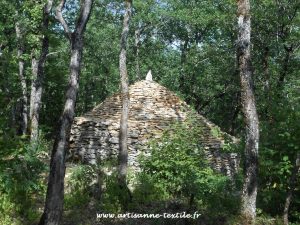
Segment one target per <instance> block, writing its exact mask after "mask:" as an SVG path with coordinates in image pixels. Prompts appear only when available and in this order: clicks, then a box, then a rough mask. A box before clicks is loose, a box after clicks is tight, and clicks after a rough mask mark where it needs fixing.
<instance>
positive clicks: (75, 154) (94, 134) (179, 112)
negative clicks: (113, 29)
mask: <svg viewBox="0 0 300 225" xmlns="http://www.w3.org/2000/svg"><path fill="white" fill-rule="evenodd" d="M129 97H130V108H129V120H128V164H129V166H133V167H138V162H137V161H138V160H137V157H138V155H139V154H141V153H142V152H143V153H144V154H150V152H147V151H148V149H147V145H146V143H147V142H148V141H149V140H151V139H153V138H159V137H161V135H162V133H163V131H164V130H165V129H166V128H168V127H169V126H170V124H172V123H173V122H176V121H184V120H186V119H187V116H188V114H190V113H191V112H192V110H191V108H190V107H189V106H188V105H187V104H186V103H185V102H184V101H182V100H181V99H180V98H179V97H178V96H177V95H176V94H175V93H173V92H171V91H169V90H168V89H167V88H165V87H163V86H161V85H160V84H158V83H156V82H154V81H151V80H143V81H139V82H136V83H135V84H133V85H131V86H130V87H129ZM121 107H122V104H121V95H120V94H119V93H118V94H114V95H112V96H110V97H108V98H107V99H106V100H105V101H104V102H102V103H101V104H100V105H98V106H96V107H95V108H94V109H93V110H92V111H90V112H88V113H86V114H85V115H83V116H80V117H76V118H75V120H74V123H73V126H72V129H71V138H70V152H71V155H72V158H73V159H74V158H77V159H80V160H81V161H83V162H86V163H91V164H95V163H96V162H97V160H105V159H108V158H111V157H112V158H113V157H117V155H118V148H119V128H120V118H121ZM194 116H196V117H197V121H198V124H197V126H200V127H201V128H202V131H203V137H201V143H202V145H203V146H204V147H205V149H206V150H207V151H206V152H207V157H208V158H209V159H210V160H211V162H212V164H213V166H214V167H215V169H217V170H219V171H223V172H225V173H226V174H228V175H230V174H231V173H232V170H236V169H237V166H238V160H237V155H236V154H221V153H220V151H219V150H220V149H221V148H222V145H223V144H224V139H225V136H226V139H227V140H228V138H229V139H231V140H232V141H235V140H234V138H233V137H231V136H229V135H228V134H226V133H223V132H219V135H218V136H216V135H214V134H213V130H214V129H215V130H219V128H218V127H217V126H216V125H214V124H213V123H211V122H209V121H208V120H207V119H205V118H204V117H203V116H201V115H199V114H197V113H194Z"/></svg>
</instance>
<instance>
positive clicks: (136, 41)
mask: <svg viewBox="0 0 300 225" xmlns="http://www.w3.org/2000/svg"><path fill="white" fill-rule="evenodd" d="M138 26H139V25H138ZM140 36H141V30H140V27H138V28H137V29H136V30H135V32H134V44H135V73H136V80H140V79H141V72H140V56H139V54H140Z"/></svg>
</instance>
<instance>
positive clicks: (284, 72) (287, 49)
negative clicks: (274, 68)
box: [277, 45, 294, 89]
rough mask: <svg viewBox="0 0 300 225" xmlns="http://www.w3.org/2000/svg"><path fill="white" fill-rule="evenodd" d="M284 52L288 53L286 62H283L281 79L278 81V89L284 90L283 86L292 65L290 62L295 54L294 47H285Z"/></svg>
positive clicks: (285, 58)
mask: <svg viewBox="0 0 300 225" xmlns="http://www.w3.org/2000/svg"><path fill="white" fill-rule="evenodd" d="M284 50H285V52H286V55H285V57H284V60H283V67H282V71H281V73H280V76H279V79H278V82H277V87H278V88H280V89H281V88H282V87H283V84H284V80H285V78H286V76H287V74H288V69H289V64H290V60H291V56H292V53H293V50H294V49H293V45H291V46H289V47H288V46H286V45H285V46H284Z"/></svg>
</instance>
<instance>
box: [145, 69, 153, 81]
mask: <svg viewBox="0 0 300 225" xmlns="http://www.w3.org/2000/svg"><path fill="white" fill-rule="evenodd" d="M146 80H148V81H152V72H151V70H149V71H148V73H147V76H146Z"/></svg>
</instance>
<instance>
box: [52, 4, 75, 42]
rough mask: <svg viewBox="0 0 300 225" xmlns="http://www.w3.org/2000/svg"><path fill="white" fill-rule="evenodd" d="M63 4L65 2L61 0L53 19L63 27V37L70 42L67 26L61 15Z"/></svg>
mask: <svg viewBox="0 0 300 225" xmlns="http://www.w3.org/2000/svg"><path fill="white" fill-rule="evenodd" d="M65 2H66V0H61V1H60V3H59V5H58V6H57V8H56V15H55V18H56V19H57V20H58V21H59V22H60V24H61V25H62V26H63V28H64V31H65V35H66V37H67V38H68V39H69V41H71V32H70V29H69V26H68V24H67V23H66V21H65V19H64V17H63V15H62V10H63V8H64V7H65Z"/></svg>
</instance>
